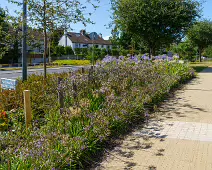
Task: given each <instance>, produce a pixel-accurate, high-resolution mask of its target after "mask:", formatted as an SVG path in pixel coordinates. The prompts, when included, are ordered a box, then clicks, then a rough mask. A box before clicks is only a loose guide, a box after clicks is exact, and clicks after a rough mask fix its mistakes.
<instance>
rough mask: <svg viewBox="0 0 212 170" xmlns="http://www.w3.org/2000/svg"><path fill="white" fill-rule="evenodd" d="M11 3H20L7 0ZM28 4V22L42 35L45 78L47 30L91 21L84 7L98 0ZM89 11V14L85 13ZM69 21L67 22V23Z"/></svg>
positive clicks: (34, 0)
mask: <svg viewBox="0 0 212 170" xmlns="http://www.w3.org/2000/svg"><path fill="white" fill-rule="evenodd" d="M9 1H10V2H12V3H15V4H18V5H22V4H21V3H20V1H18V0H9ZM26 2H27V5H28V18H29V20H28V24H30V25H32V26H35V27H36V28H40V29H41V30H42V32H43V34H44V35H43V36H44V55H43V56H44V78H46V57H47V40H48V32H49V33H50V32H52V30H54V29H55V28H58V27H60V28H65V29H68V27H70V25H69V24H71V23H77V22H81V23H83V24H84V25H86V24H87V23H92V21H91V20H90V18H89V15H90V14H91V13H89V12H88V11H86V10H85V9H86V8H87V7H88V6H89V5H88V4H91V5H92V7H94V9H96V8H97V7H98V6H96V5H95V4H94V3H95V2H99V0H88V1H84V2H80V1H78V0H71V1H69V0H68V1H67V0H27V1H26ZM85 13H89V15H85ZM67 23H69V24H67Z"/></svg>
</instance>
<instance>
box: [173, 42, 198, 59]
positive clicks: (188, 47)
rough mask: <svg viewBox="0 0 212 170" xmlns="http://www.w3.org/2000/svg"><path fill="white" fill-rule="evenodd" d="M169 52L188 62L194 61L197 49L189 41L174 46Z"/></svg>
mask: <svg viewBox="0 0 212 170" xmlns="http://www.w3.org/2000/svg"><path fill="white" fill-rule="evenodd" d="M170 51H172V52H174V53H177V54H179V56H180V58H181V59H183V60H188V61H195V60H196V57H197V56H196V55H197V47H195V46H194V45H193V44H191V42H190V41H189V40H186V41H184V42H181V43H179V44H178V45H176V44H174V45H172V46H171V48H170Z"/></svg>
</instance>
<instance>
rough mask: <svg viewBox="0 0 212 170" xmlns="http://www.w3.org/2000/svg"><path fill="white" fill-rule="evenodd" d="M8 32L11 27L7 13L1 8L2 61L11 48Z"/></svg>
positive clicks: (0, 44) (0, 54)
mask: <svg viewBox="0 0 212 170" xmlns="http://www.w3.org/2000/svg"><path fill="white" fill-rule="evenodd" d="M8 31H9V25H8V21H7V14H6V11H5V10H4V9H3V8H0V59H1V58H2V57H3V56H4V54H5V53H6V51H7V49H8V48H9V43H8Z"/></svg>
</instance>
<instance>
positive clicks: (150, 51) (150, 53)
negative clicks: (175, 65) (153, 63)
mask: <svg viewBox="0 0 212 170" xmlns="http://www.w3.org/2000/svg"><path fill="white" fill-rule="evenodd" d="M151 56H152V49H151V47H150V48H149V58H150V59H151V58H152V57H151Z"/></svg>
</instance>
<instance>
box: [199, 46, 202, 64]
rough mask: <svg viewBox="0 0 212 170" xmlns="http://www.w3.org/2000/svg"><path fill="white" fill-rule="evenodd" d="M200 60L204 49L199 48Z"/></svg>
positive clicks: (200, 60)
mask: <svg viewBox="0 0 212 170" xmlns="http://www.w3.org/2000/svg"><path fill="white" fill-rule="evenodd" d="M199 62H202V49H201V48H199Z"/></svg>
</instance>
